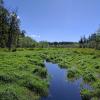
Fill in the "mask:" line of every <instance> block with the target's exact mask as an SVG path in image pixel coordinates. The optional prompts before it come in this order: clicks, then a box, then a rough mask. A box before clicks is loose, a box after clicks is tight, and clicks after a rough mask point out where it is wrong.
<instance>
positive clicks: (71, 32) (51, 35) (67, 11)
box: [4, 0, 100, 41]
mask: <svg viewBox="0 0 100 100" xmlns="http://www.w3.org/2000/svg"><path fill="white" fill-rule="evenodd" d="M4 1H5V5H6V6H7V8H9V9H10V10H13V9H18V16H19V17H20V20H21V29H24V30H26V32H27V35H29V36H31V37H32V38H34V39H35V40H37V41H41V40H47V41H78V40H79V39H80V37H81V36H83V35H86V36H88V35H89V34H91V33H93V32H95V31H96V30H97V28H98V27H99V24H100V0H4Z"/></svg>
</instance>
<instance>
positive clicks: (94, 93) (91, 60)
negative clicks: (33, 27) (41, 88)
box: [40, 48, 100, 100]
mask: <svg viewBox="0 0 100 100" xmlns="http://www.w3.org/2000/svg"><path fill="white" fill-rule="evenodd" d="M40 56H41V57H42V58H45V59H46V60H47V61H51V62H54V63H58V64H59V65H60V66H61V67H64V68H67V69H68V74H67V77H68V78H69V79H72V78H73V79H76V78H79V77H82V78H83V80H84V82H86V83H88V84H89V85H90V86H91V87H92V88H93V90H84V89H82V91H81V95H82V97H83V98H88V96H89V95H90V96H89V98H90V99H91V98H92V97H96V98H98V100H99V98H100V95H99V94H100V74H99V73H100V51H99V50H94V49H87V48H86V49H85V48H84V49H77V48H73V49H72V48H67V49H66V48H65V49H64V48H58V49H57V48H56V49H54V48H53V49H46V50H44V51H43V50H42V51H41V55H40ZM83 90H84V91H83ZM84 96H85V97H84ZM89 98H88V99H87V100H89Z"/></svg>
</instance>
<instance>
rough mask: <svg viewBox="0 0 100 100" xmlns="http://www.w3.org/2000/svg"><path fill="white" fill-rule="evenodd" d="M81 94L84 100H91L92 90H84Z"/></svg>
mask: <svg viewBox="0 0 100 100" xmlns="http://www.w3.org/2000/svg"><path fill="white" fill-rule="evenodd" d="M80 93H81V97H82V100H90V99H91V93H90V90H87V89H82V90H81V92H80Z"/></svg>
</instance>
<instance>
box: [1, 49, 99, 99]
mask: <svg viewBox="0 0 100 100" xmlns="http://www.w3.org/2000/svg"><path fill="white" fill-rule="evenodd" d="M45 60H46V61H50V62H53V63H57V64H59V65H60V66H61V67H62V68H67V70H68V74H67V75H66V77H68V78H69V79H70V80H71V79H72V80H74V79H78V78H80V77H82V78H83V80H84V82H85V83H88V84H89V85H90V86H91V87H92V90H88V89H84V88H83V87H82V85H81V87H82V89H81V90H80V94H81V96H82V98H83V100H99V98H100V51H99V50H94V49H87V48H86V49H85V48H84V49H82V48H42V49H40V48H35V49H17V51H16V52H8V51H7V50H6V49H0V100H39V99H40V97H41V96H46V95H47V94H48V87H49V78H48V73H47V70H46V68H45V66H44V61H45Z"/></svg>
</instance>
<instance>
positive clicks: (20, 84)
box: [0, 50, 48, 100]
mask: <svg viewBox="0 0 100 100" xmlns="http://www.w3.org/2000/svg"><path fill="white" fill-rule="evenodd" d="M37 53H38V52H36V51H29V50H23V51H17V52H7V51H4V50H1V51H0V100H38V99H39V98H40V96H42V95H46V94H47V90H48V83H47V80H46V78H47V71H46V69H45V67H44V63H43V62H44V61H43V59H42V58H41V57H40V56H38V54H37Z"/></svg>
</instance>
